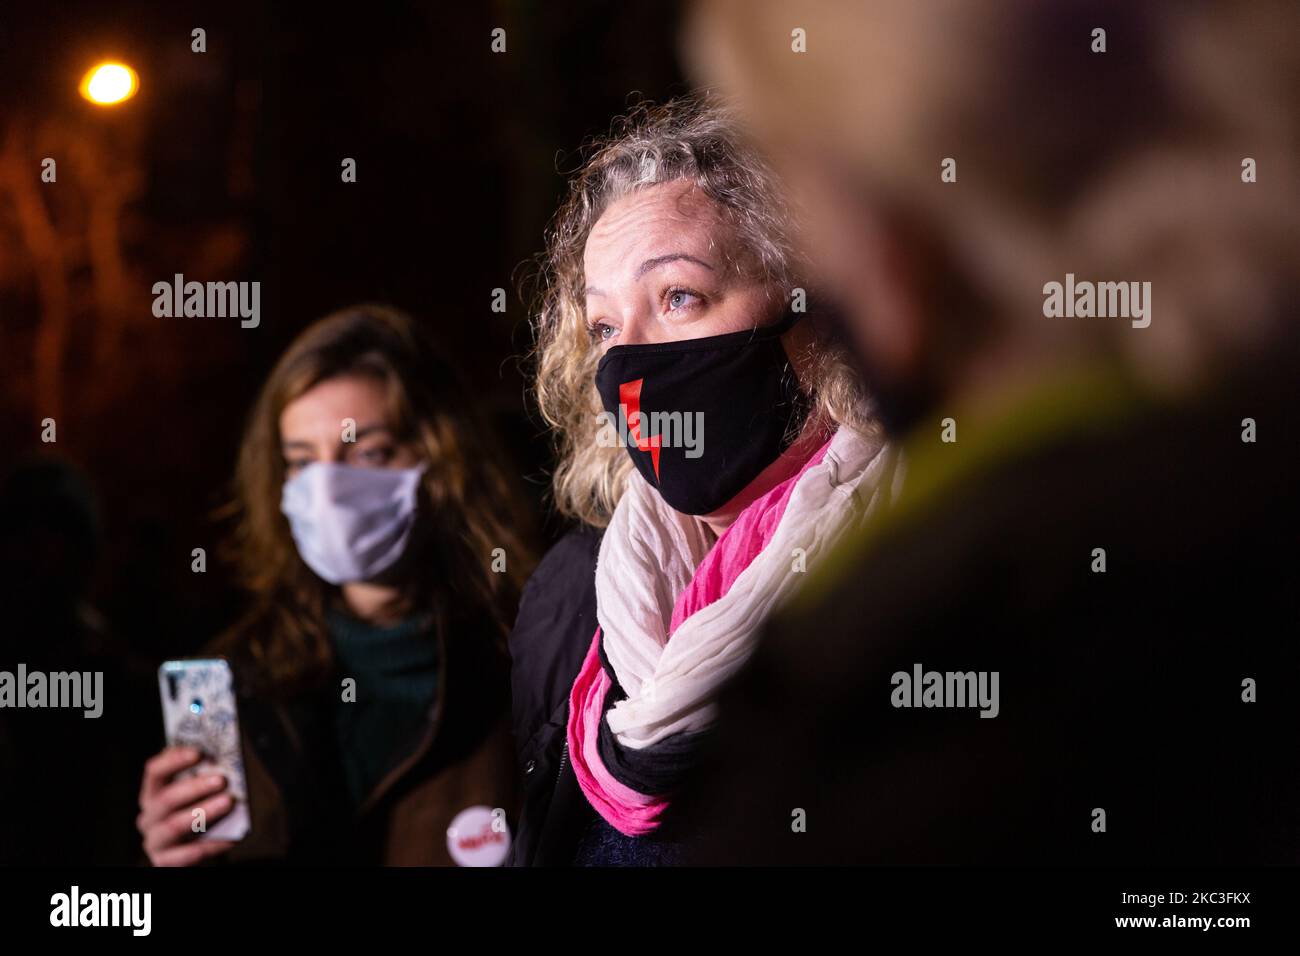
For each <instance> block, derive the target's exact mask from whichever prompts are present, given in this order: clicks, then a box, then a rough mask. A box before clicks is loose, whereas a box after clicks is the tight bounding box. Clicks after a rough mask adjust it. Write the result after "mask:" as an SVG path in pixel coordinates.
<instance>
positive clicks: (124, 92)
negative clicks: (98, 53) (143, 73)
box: [80, 63, 140, 106]
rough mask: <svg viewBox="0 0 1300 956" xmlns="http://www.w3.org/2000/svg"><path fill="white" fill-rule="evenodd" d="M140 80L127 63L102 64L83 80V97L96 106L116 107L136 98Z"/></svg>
mask: <svg viewBox="0 0 1300 956" xmlns="http://www.w3.org/2000/svg"><path fill="white" fill-rule="evenodd" d="M139 88H140V78H139V77H138V76H136V72H135V70H133V69H131V68H130V67H129V66H127V65H126V64H125V63H101V64H99V65H98V66H95V67H92V68H91V69H90V70H88V71H87V72H86V75H85V76H84V77H82V78H81V87H80V89H81V95H82V96H84V97H85V98H86V99H88V100H90V102H92V103H94V104H95V105H96V106H116V105H117V104H118V103H125V102H126V101H127V100H129V99H130V98H131V97H133V96H135V93H136V90H138V89H139Z"/></svg>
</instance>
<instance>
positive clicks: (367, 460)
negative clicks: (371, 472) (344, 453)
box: [356, 448, 393, 465]
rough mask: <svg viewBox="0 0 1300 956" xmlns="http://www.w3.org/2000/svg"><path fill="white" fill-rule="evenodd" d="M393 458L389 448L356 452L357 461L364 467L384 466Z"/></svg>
mask: <svg viewBox="0 0 1300 956" xmlns="http://www.w3.org/2000/svg"><path fill="white" fill-rule="evenodd" d="M392 457H393V451H392V449H391V448H367V449H364V450H362V451H358V452H357V455H356V459H357V461H359V462H361V463H362V464H364V465H386V464H388V460H389V459H390V458H392Z"/></svg>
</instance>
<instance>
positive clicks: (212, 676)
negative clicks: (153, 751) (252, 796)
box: [158, 657, 251, 840]
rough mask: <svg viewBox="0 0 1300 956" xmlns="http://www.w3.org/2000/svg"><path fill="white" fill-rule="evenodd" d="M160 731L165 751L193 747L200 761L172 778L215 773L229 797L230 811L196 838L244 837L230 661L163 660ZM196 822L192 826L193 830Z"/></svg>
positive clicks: (244, 795) (243, 789)
mask: <svg viewBox="0 0 1300 956" xmlns="http://www.w3.org/2000/svg"><path fill="white" fill-rule="evenodd" d="M158 692H159V694H160V696H161V697H162V713H163V731H164V733H165V734H166V737H167V745H168V746H169V747H194V748H196V749H197V750H198V751H199V753H200V754H202V755H203V756H202V759H200V761H199V762H198V763H197V764H196V765H195V766H193V767H190V768H189V769H187V770H183V771H181V772H180V773H179V774H178V775H177V777H176V779H177V780H180V779H183V778H185V777H193V776H198V775H201V774H209V773H219V774H221V775H222V776H224V777H225V778H226V789H225V791H223V792H225V793H227V794H229V795H230V796H231V798H233V799H234V801H235V805H234V807H232V808H231V811H230V812H229V813H228V814H226V815H225V816H224V817H222V818H221V819H220V820H217V821H215V822H213V823H212V824H211V825H207V824H206V821H203V825H204V827H205V829H203V830H200V831H198V837H197V838H198V839H200V840H242V839H243V838H244V837H245V836H247V835H248V831H249V828H250V826H251V818H250V816H249V811H248V786H247V783H246V781H245V779H244V750H243V745H242V742H241V738H240V734H239V715H238V713H237V709H236V704H235V687H234V681H233V679H232V676H231V672H230V663H229V662H228V661H226V660H225V659H224V658H220V657H203V658H191V659H186V660H174V661H164V662H163V664H162V666H161V667H159V668H158ZM198 825H199V824H198V820H197V818H196V821H195V823H194V826H196V827H197V826H198Z"/></svg>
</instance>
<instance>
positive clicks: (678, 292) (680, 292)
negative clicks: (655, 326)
mask: <svg viewBox="0 0 1300 956" xmlns="http://www.w3.org/2000/svg"><path fill="white" fill-rule="evenodd" d="M699 298H700V297H699V296H698V295H696V294H695V293H694V292H687V291H686V290H685V289H673V290H671V291H670V292H669V293H668V300H667V301H668V309H669V311H676V310H677V309H683V308H685V307H686V306H688V305H692V304H694V302H698V301H699Z"/></svg>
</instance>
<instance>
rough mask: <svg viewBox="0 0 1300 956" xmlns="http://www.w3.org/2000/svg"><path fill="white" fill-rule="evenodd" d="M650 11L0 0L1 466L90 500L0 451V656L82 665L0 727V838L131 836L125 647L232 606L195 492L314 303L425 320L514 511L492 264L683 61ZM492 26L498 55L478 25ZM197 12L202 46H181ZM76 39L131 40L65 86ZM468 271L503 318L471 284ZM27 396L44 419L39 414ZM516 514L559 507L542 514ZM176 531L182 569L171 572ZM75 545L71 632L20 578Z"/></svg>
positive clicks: (190, 630) (76, 843)
mask: <svg viewBox="0 0 1300 956" xmlns="http://www.w3.org/2000/svg"><path fill="white" fill-rule="evenodd" d="M679 12H680V11H679V8H678V6H677V5H676V4H671V3H655V2H648V0H647V2H631V3H623V2H621V3H598V2H589V0H582V2H567V3H564V4H545V3H541V2H528V0H510V2H495V3H476V4H455V3H445V2H426V3H384V4H365V5H362V6H361V7H359V8H355V7H349V8H347V9H346V10H340V11H339V12H337V13H331V12H328V8H325V7H319V6H318V7H314V8H310V7H309V8H302V9H301V10H299V9H288V10H281V11H276V10H272V9H268V8H267V7H265V6H263V5H260V4H250V3H225V4H221V5H212V6H211V7H195V6H190V5H188V4H185V3H167V4H145V3H111V4H110V3H103V2H86V3H71V4H27V3H24V4H18V3H10V4H6V5H5V8H4V10H3V11H2V12H0V64H2V66H0V74H2V82H0V410H2V411H0V448H2V449H3V452H0V473H3V474H4V475H11V474H12V472H13V469H14V468H15V467H16V466H19V465H20V464H23V463H24V462H27V463H30V461H31V459H32V458H33V457H57V458H59V459H61V460H63V461H65V462H68V463H70V464H72V465H73V466H75V467H76V468H77V469H79V470H80V472H81V473H82V474H83V476H84V477H85V478H86V479H87V480H88V483H89V488H90V490H91V492H92V493H93V498H94V501H95V503H96V511H97V513H98V520H99V527H98V529H97V531H95V532H94V533H93V537H92V532H91V531H89V530H88V529H87V528H86V527H85V525H84V523H83V522H80V521H79V520H77V519H76V518H75V517H69V518H68V519H67V523H66V525H60V526H58V527H53V528H51V527H47V526H45V524H46V523H48V516H49V515H51V514H57V513H59V512H60V510H61V509H62V510H63V511H67V510H68V507H67V505H66V502H67V501H69V500H75V499H76V498H77V496H78V492H77V489H76V487H75V483H74V485H72V486H70V490H67V491H66V493H65V492H61V491H60V488H63V487H68V486H66V485H60V484H59V483H58V480H57V476H56V477H55V478H50V476H49V475H47V474H43V473H41V472H35V473H33V472H31V471H28V472H27V473H28V474H29V475H30V474H35V476H36V477H34V478H30V479H27V480H26V481H22V482H15V481H14V480H13V479H12V478H9V479H3V478H0V480H5V481H6V484H5V486H4V490H3V497H2V498H0V521H2V522H3V540H2V542H0V543H2V544H3V548H4V551H3V555H4V561H5V564H4V566H3V569H2V571H3V574H2V576H3V578H4V582H5V583H4V589H5V590H6V591H8V592H9V594H8V596H7V597H6V610H5V616H6V624H5V626H4V627H3V629H0V635H3V637H2V638H0V648H3V650H4V653H2V654H0V668H3V669H12V668H13V667H14V666H15V665H16V663H17V662H19V661H24V660H25V661H27V662H28V664H29V666H31V667H33V668H35V667H36V666H37V665H36V660H37V659H38V658H39V659H43V660H51V661H58V660H67V661H73V660H78V659H85V658H84V657H83V655H85V654H92V655H97V658H96V659H98V660H101V661H102V662H103V663H104V666H105V667H107V668H109V669H110V676H109V677H107V678H106V681H108V686H107V687H106V693H105V696H106V698H107V706H106V712H105V716H104V717H103V718H101V719H100V720H98V721H87V720H84V719H82V718H81V716H80V714H79V713H78V714H77V715H76V716H75V718H71V717H70V718H69V719H68V721H65V722H64V724H58V723H57V721H54V720H51V719H50V715H49V714H48V713H47V714H41V715H38V718H37V719H39V720H41V721H44V722H45V723H44V724H43V725H42V726H47V727H48V728H49V729H48V731H45V730H42V731H41V734H42V736H40V737H39V738H37V740H36V743H35V744H33V743H31V741H32V739H33V738H32V737H31V736H30V735H24V734H21V733H20V734H19V735H18V739H19V740H20V741H22V740H25V741H27V743H24V744H20V745H10V746H11V749H12V750H14V751H16V752H10V753H5V752H4V751H3V749H0V767H4V766H5V765H6V764H7V765H9V766H14V765H16V766H18V767H19V768H21V772H22V773H23V774H24V779H23V781H22V786H20V787H11V786H7V784H10V783H14V782H17V781H11V780H5V781H0V783H2V784H5V786H0V819H4V820H5V821H6V822H5V823H4V824H3V829H0V862H14V861H20V862H86V861H91V860H94V861H105V862H111V861H117V860H131V859H133V858H134V857H135V854H136V853H137V852H138V851H137V847H138V838H137V837H136V835H135V833H134V829H133V820H134V814H135V807H134V794H135V790H136V789H137V787H138V780H139V773H140V767H141V762H142V760H143V759H144V757H145V756H147V755H148V754H150V753H152V752H154V751H155V750H156V749H157V748H158V746H159V745H160V744H161V738H162V731H161V724H160V720H159V716H158V705H157V700H156V691H155V685H154V684H153V679H154V678H153V670H154V668H155V667H156V666H157V663H158V661H159V660H161V659H162V658H164V657H167V656H175V655H182V654H187V653H193V652H194V651H196V650H197V649H198V648H199V647H200V646H201V645H202V644H203V643H205V642H206V641H207V640H208V639H210V638H211V637H212V636H214V635H215V634H216V633H217V632H218V631H219V630H220V629H221V628H222V627H223V626H225V625H226V624H227V623H229V622H230V621H231V619H232V618H233V617H234V616H235V614H236V613H237V612H238V611H239V609H240V599H239V595H238V593H237V592H236V591H235V590H234V589H233V588H232V586H231V582H230V580H229V577H228V576H227V574H226V571H225V568H224V567H222V566H221V564H220V562H219V561H217V560H216V555H217V550H218V545H219V540H220V535H221V531H222V527H221V525H220V523H219V522H216V521H215V520H214V518H213V512H214V510H215V509H216V508H217V507H218V506H219V505H221V504H222V502H223V501H224V500H225V496H226V491H227V483H228V481H229V478H230V475H231V472H232V469H233V462H234V457H235V453H236V448H237V444H238V440H239V435H240V431H241V428H242V426H243V422H244V416H245V414H246V412H247V410H248V408H249V406H250V404H251V402H252V399H253V397H254V394H255V392H256V390H257V388H258V387H259V385H260V383H261V381H262V379H263V377H264V375H265V374H266V373H267V371H269V369H270V367H271V365H272V363H273V362H274V361H275V359H276V357H277V356H278V355H279V353H280V352H281V350H282V349H283V348H284V347H285V346H286V345H287V344H288V342H289V341H290V339H291V338H292V337H293V336H294V335H295V334H296V333H297V332H298V331H300V330H301V329H302V328H303V327H305V326H306V325H307V324H308V323H310V322H311V321H313V320H314V319H316V318H319V317H321V316H323V315H325V314H327V313H328V312H330V311H333V310H334V309H336V308H339V307H341V306H344V305H347V304H349V303H352V302H356V301H364V300H380V301H384V302H388V303H391V304H394V305H397V306H399V307H402V308H405V309H407V310H408V311H411V312H412V313H413V314H415V315H416V316H417V317H419V318H421V319H422V320H424V321H426V322H428V323H430V324H431V325H433V327H434V328H435V329H436V330H437V333H438V335H439V337H440V339H441V340H442V342H443V344H444V348H445V349H446V351H447V352H448V353H449V354H451V355H452V356H453V357H454V359H455V361H456V363H457V364H458V365H459V366H460V368H461V369H462V371H463V372H464V374H465V375H466V377H467V378H468V379H469V381H470V382H471V383H472V386H473V388H474V400H476V401H479V402H482V403H483V404H484V405H485V406H487V407H489V408H490V409H491V411H492V415H493V419H494V421H495V422H496V424H497V427H498V428H499V430H500V434H501V436H502V438H503V439H504V441H503V444H504V445H506V447H507V448H509V449H512V450H513V452H514V454H515V456H516V459H517V464H518V467H519V471H520V473H521V474H523V475H525V476H526V477H527V479H528V481H529V488H530V489H531V491H532V493H533V495H534V496H535V499H536V503H537V507H538V509H539V514H540V512H541V509H542V508H543V507H544V502H543V494H544V491H545V480H546V478H545V476H546V469H547V467H548V461H547V454H548V445H547V442H546V440H545V437H544V435H543V432H542V427H541V424H540V422H539V421H538V419H537V418H536V416H535V415H534V414H531V411H530V407H529V403H528V399H527V396H526V394H525V389H526V385H525V379H524V373H525V366H524V364H523V361H522V360H523V357H524V356H525V354H526V353H527V351H528V348H529V345H530V342H531V337H530V333H529V331H528V327H527V308H526V305H525V303H524V301H523V300H522V299H521V298H520V295H519V291H518V290H519V287H520V280H521V279H522V278H523V277H524V276H525V275H526V273H527V268H526V263H527V262H528V261H529V260H530V258H531V257H532V256H534V255H535V254H536V253H537V252H539V251H540V249H541V247H542V235H543V229H544V226H545V223H546V221H547V220H548V218H549V216H550V215H551V213H552V212H553V210H554V209H555V207H556V205H557V203H558V201H559V198H560V196H561V194H562V189H563V185H564V179H565V175H564V174H565V173H567V172H569V171H571V170H572V169H573V168H574V167H575V165H576V153H575V151H576V148H577V147H578V146H579V145H580V144H581V143H582V142H583V140H584V139H586V138H587V137H590V136H592V135H596V134H599V133H601V132H603V131H604V130H605V129H606V128H607V127H608V125H609V122H610V120H611V119H612V118H613V117H614V116H615V115H617V114H618V113H620V112H623V111H624V110H625V109H626V108H627V107H628V106H629V105H630V104H631V103H633V102H635V101H636V100H637V99H638V98H639V97H640V96H645V97H648V98H652V99H663V98H666V97H668V96H671V95H673V94H676V93H680V92H684V91H685V90H686V88H687V87H686V84H685V82H684V81H683V79H682V77H681V75H680V72H679V65H678V58H677V49H676V31H677V26H678V16H679ZM498 26H499V27H503V28H504V29H505V30H506V33H507V52H506V53H504V54H493V53H492V52H491V50H490V46H489V44H490V39H491V36H490V35H491V31H492V30H493V28H495V27H498ZM196 27H202V28H204V29H205V30H206V31H207V52H206V53H193V52H191V50H190V44H191V35H190V34H191V30H193V29H194V28H196ZM105 58H114V59H120V60H122V61H124V62H127V63H129V64H130V65H132V66H133V67H134V68H135V69H136V71H137V72H138V73H139V76H140V83H141V86H140V92H139V93H138V95H137V96H136V97H135V98H134V99H132V100H129V101H128V102H126V103H125V104H122V105H120V106H117V107H113V108H108V109H104V108H99V107H95V106H92V105H91V104H88V103H86V102H85V101H84V100H82V99H81V97H80V96H79V95H78V93H77V84H78V82H79V81H80V79H81V76H82V75H83V73H84V72H85V71H86V70H87V69H88V68H89V67H90V66H92V65H94V64H95V63H96V62H98V61H99V60H101V59H105ZM47 156H50V157H53V158H55V159H56V160H57V161H58V181H57V183H56V184H44V183H42V182H41V181H40V172H41V160H42V159H43V158H44V157H47ZM344 157H353V158H355V159H356V161H357V178H358V181H357V182H356V183H354V184H344V183H343V182H341V180H340V162H341V161H342V159H343V158H344ZM177 272H180V273H183V274H184V275H185V277H186V279H187V280H198V281H208V280H221V281H230V280H257V281H260V282H261V284H262V299H261V325H260V327H258V328H255V329H251V328H250V329H244V328H241V327H240V324H239V320H238V319H237V318H231V319H196V318H173V319H165V318H164V319H159V318H155V317H154V316H153V314H152V311H151V309H152V304H153V298H154V297H153V294H152V291H151V287H152V285H153V283H154V282H157V281H160V280H166V281H170V280H171V277H172V276H173V274H174V273H177ZM498 287H503V288H505V289H507V292H508V296H509V305H508V309H507V312H506V313H505V314H504V315H502V314H498V313H494V312H492V311H491V308H490V304H491V296H492V290H493V289H494V288H498ZM47 417H48V418H54V419H55V420H56V422H57V443H56V444H53V445H49V444H43V443H42V442H41V421H42V420H43V419H45V418H47ZM28 467H29V468H30V464H28ZM47 478H48V479H49V480H47ZM51 502H53V504H51ZM72 510H73V511H75V509H72ZM544 527H545V528H546V530H547V534H548V535H550V536H553V535H554V534H555V533H556V532H557V531H558V528H557V527H556V524H555V522H554V521H553V520H550V521H547V522H546V523H545V524H544ZM95 539H97V543H95ZM197 547H202V548H205V549H206V551H207V554H208V557H209V563H208V571H207V573H206V574H196V573H193V572H192V571H191V567H190V565H191V551H192V549H194V548H197ZM82 562H87V564H86V566H85V568H84V570H85V571H86V573H87V574H88V578H87V585H86V589H85V593H86V596H87V601H86V602H85V603H86V607H87V608H93V609H94V611H95V613H92V614H90V615H89V616H90V619H91V620H92V621H93V622H94V626H93V627H91V628H90V629H89V633H92V634H94V635H95V636H94V637H93V639H92V640H91V643H92V645H93V646H90V647H87V646H85V644H84V642H85V640H86V638H85V637H84V635H85V633H87V631H86V629H85V628H84V627H83V626H82V625H84V624H85V620H84V618H85V617H86V616H87V615H86V613H80V612H77V611H76V608H75V602H74V601H72V600H71V599H70V598H69V596H68V595H67V594H66V593H61V592H59V591H58V590H57V589H56V588H54V586H52V585H50V584H49V581H50V576H51V574H54V575H55V576H58V575H64V576H65V578H67V579H70V580H75V579H76V577H77V575H78V573H79V572H80V571H81V570H83V568H82V567H81V564H82ZM47 588H48V589H49V590H46V589H47ZM87 613H89V612H87ZM73 617H77V620H72V618H73ZM6 631H7V633H5V632H6ZM77 641H82V642H83V643H82V644H80V645H77V646H75V647H74V644H75V643H76V642H77ZM60 642H63V644H60ZM114 674H115V676H114ZM122 687H129V688H130V691H129V694H128V695H127V696H128V697H129V699H128V700H126V701H124V700H122V699H121V697H122V693H121V690H120V688H122ZM24 718H27V719H28V721H29V722H28V726H29V727H34V726H35V724H33V723H31V722H30V720H31V718H32V715H31V714H30V713H27V714H24V713H18V712H9V714H7V715H6V717H5V718H4V719H6V720H15V721H22V720H23V719H24ZM87 725H94V726H93V727H91V728H89V729H88V726H87ZM3 736H4V735H0V748H2V747H3V746H4V741H3ZM20 791H21V792H20ZM6 801H7V804H6ZM42 814H44V815H45V819H46V821H47V822H48V821H54V820H58V819H61V818H63V815H71V818H75V819H76V820H77V821H78V825H77V826H75V827H70V826H68V825H67V823H66V820H65V822H64V824H63V825H62V826H59V825H58V824H54V825H53V832H54V835H53V836H51V830H50V829H47V827H46V824H43V823H42V822H41V819H42V817H41V815H42ZM34 834H39V835H40V836H39V840H38V839H37V837H36V836H35V835H34ZM28 841H30V842H28ZM38 846H39V849H36V847H38Z"/></svg>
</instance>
